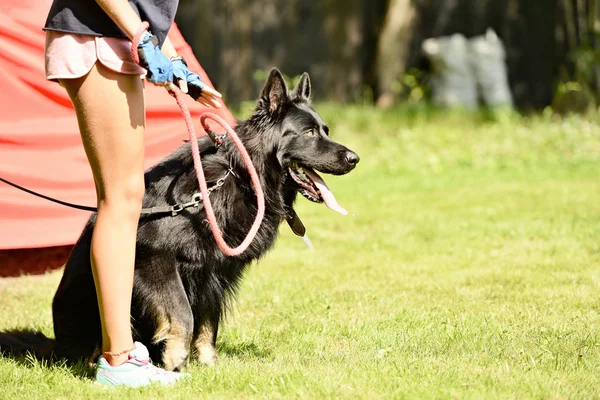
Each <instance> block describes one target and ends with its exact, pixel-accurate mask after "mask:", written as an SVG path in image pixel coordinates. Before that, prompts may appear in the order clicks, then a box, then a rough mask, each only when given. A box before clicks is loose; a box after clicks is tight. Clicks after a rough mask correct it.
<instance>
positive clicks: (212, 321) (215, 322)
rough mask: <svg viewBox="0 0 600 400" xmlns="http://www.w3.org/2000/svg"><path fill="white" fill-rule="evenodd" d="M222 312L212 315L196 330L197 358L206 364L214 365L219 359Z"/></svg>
mask: <svg viewBox="0 0 600 400" xmlns="http://www.w3.org/2000/svg"><path fill="white" fill-rule="evenodd" d="M219 318H220V313H217V315H210V316H208V317H207V318H206V320H205V321H204V323H203V324H202V325H201V326H200V328H199V329H198V331H197V332H196V337H195V338H194V347H195V349H196V358H197V359H198V361H200V362H201V363H202V364H204V365H208V366H209V367H213V366H214V365H215V364H216V362H217V360H218V357H217V349H216V344H217V331H218V330H219Z"/></svg>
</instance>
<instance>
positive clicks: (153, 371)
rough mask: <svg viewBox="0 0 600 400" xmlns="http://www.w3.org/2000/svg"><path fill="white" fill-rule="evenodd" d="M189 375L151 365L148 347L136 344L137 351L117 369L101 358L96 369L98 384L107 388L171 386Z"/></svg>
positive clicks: (134, 350)
mask: <svg viewBox="0 0 600 400" xmlns="http://www.w3.org/2000/svg"><path fill="white" fill-rule="evenodd" d="M187 376H188V374H181V373H177V372H169V371H165V370H164V369H162V368H158V367H156V366H154V365H152V364H151V363H150V355H149V354H148V349H147V348H146V346H144V345H143V344H141V343H139V342H135V349H133V350H131V352H130V353H129V360H127V361H126V362H125V363H124V364H121V365H119V366H117V367H113V366H111V365H110V364H109V363H108V361H106V359H105V358H104V357H103V356H101V357H100V358H99V359H98V367H97V369H96V382H97V383H99V384H101V385H106V386H127V387H140V386H146V385H150V384H152V383H158V384H162V385H166V384H171V383H174V382H177V381H180V380H182V379H184V378H186V377H187Z"/></svg>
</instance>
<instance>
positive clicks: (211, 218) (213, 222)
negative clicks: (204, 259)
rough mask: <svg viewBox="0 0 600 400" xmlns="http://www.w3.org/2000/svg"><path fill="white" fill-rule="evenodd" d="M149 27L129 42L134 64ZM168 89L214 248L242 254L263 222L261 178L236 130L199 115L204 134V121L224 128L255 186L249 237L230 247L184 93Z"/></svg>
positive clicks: (214, 117) (208, 115)
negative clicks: (187, 146) (181, 124)
mask: <svg viewBox="0 0 600 400" xmlns="http://www.w3.org/2000/svg"><path fill="white" fill-rule="evenodd" d="M148 27H149V24H148V22H142V26H141V27H140V29H139V30H138V32H137V33H136V35H135V36H134V37H133V39H132V40H131V57H132V58H133V60H134V61H135V62H136V63H137V64H139V63H140V58H139V55H138V52H137V46H138V42H139V40H140V36H141V35H142V33H144V31H146V30H147V29H148ZM167 90H169V93H170V94H171V96H173V97H174V98H175V100H176V101H177V105H178V106H179V108H180V109H181V113H182V114H183V117H184V118H185V125H186V126H187V130H188V133H189V136H190V144H191V146H192V157H193V159H194V166H195V167H196V177H197V178H198V182H199V184H200V193H202V200H203V203H204V208H205V209H206V216H207V218H208V222H209V224H210V229H211V230H212V233H213V236H214V237H215V240H216V241H217V245H218V246H219V248H220V249H221V250H222V251H223V253H225V254H226V255H228V256H238V255H240V254H242V253H243V252H244V251H246V249H248V247H249V246H250V243H252V241H253V240H254V237H255V236H256V233H257V232H258V229H259V228H260V224H261V223H262V220H263V218H264V216H265V197H264V194H263V190H262V186H261V184H260V179H258V174H257V173H256V169H255V168H254V165H253V164H252V160H251V159H250V156H249V155H248V152H247V151H246V148H245V147H244V145H243V143H242V141H241V140H240V138H239V137H238V136H237V134H236V133H235V131H234V130H233V129H232V128H231V126H229V124H228V123H227V122H226V121H225V120H224V119H223V118H221V117H219V116H218V115H216V114H214V113H210V112H205V113H203V114H202V115H201V116H200V123H201V124H202V126H203V127H204V130H206V131H207V132H209V131H210V127H209V126H208V121H207V120H208V119H212V120H213V121H215V122H217V123H218V124H219V125H221V126H222V127H223V128H225V130H226V131H227V133H228V134H229V136H230V137H231V140H232V141H233V143H234V144H235V146H236V147H237V149H238V151H239V152H240V155H241V156H242V159H243V160H244V163H245V164H246V168H247V169H248V173H249V174H250V179H251V180H252V185H253V186H254V192H255V193H256V201H257V203H258V212H257V213H256V218H255V220H254V223H253V224H252V227H251V228H250V231H248V235H246V238H245V239H244V241H243V242H242V243H240V245H239V246H238V247H236V248H231V247H229V245H228V244H227V243H226V242H225V240H224V239H223V233H222V232H221V229H220V228H219V225H218V223H217V218H216V217H215V212H214V210H213V207H212V204H211V202H210V197H209V193H208V186H207V185H206V179H205V177H204V170H203V169H202V161H200V149H199V148H198V138H197V136H196V130H195V129H194V123H193V121H192V116H191V114H190V110H189V109H188V107H187V106H186V105H185V103H184V102H183V99H182V94H183V92H181V91H180V89H179V88H177V87H176V86H175V85H174V84H172V85H171V88H170V89H167Z"/></svg>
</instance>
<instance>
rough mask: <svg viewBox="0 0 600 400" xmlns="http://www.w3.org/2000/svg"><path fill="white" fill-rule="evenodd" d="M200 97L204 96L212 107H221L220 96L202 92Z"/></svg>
mask: <svg viewBox="0 0 600 400" xmlns="http://www.w3.org/2000/svg"><path fill="white" fill-rule="evenodd" d="M202 97H204V98H205V99H206V100H208V101H209V102H210V103H211V104H213V107H215V108H221V102H220V100H221V98H220V97H214V96H212V95H210V94H205V93H203V94H202Z"/></svg>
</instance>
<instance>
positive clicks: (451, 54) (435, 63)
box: [422, 33, 477, 108]
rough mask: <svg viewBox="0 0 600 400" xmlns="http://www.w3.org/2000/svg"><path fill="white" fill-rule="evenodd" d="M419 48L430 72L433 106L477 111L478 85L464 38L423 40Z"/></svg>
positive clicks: (452, 37)
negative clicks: (431, 72) (428, 61)
mask: <svg viewBox="0 0 600 400" xmlns="http://www.w3.org/2000/svg"><path fill="white" fill-rule="evenodd" d="M422 48H423V51H424V52H425V54H426V55H427V57H428V58H429V60H430V61H431V65H432V69H433V77H432V81H431V84H432V90H433V99H432V100H433V103H434V104H435V105H437V106H440V107H464V108H476V107H477V82H476V80H475V75H474V72H473V69H472V67H471V60H470V57H469V45H468V40H467V39H466V38H465V37H464V35H462V34H459V33H457V34H454V35H452V36H443V37H438V38H430V39H426V40H425V41H424V42H423V46H422Z"/></svg>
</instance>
